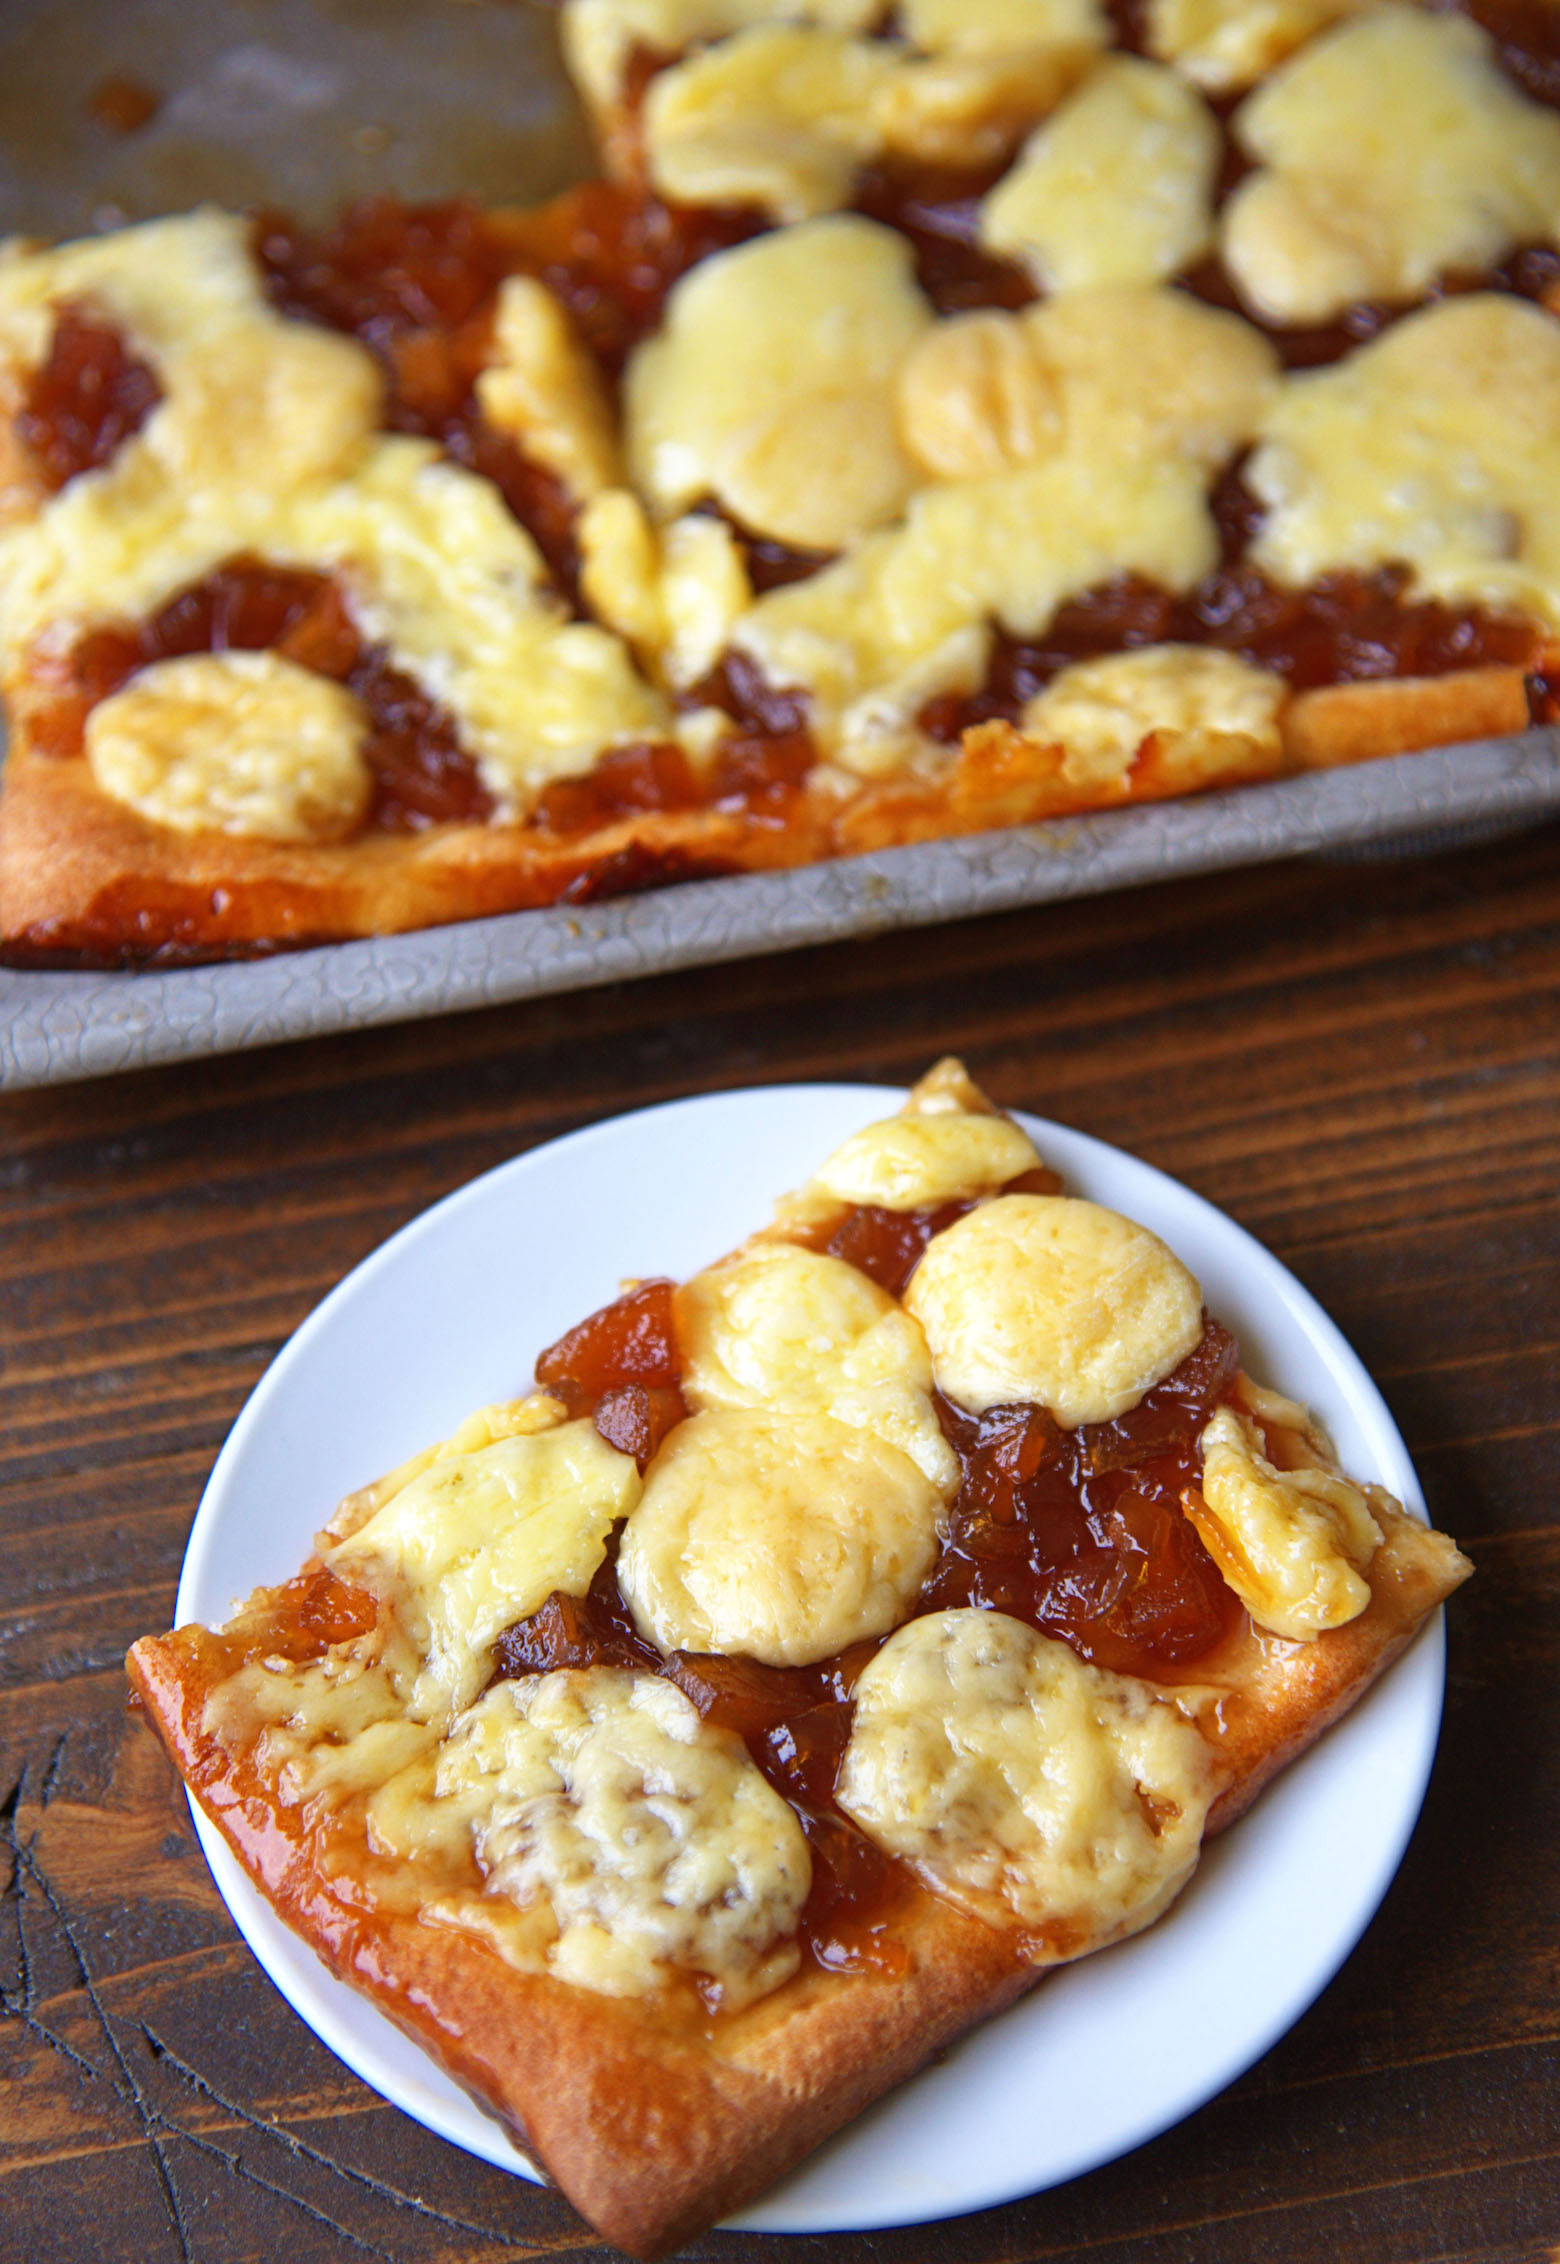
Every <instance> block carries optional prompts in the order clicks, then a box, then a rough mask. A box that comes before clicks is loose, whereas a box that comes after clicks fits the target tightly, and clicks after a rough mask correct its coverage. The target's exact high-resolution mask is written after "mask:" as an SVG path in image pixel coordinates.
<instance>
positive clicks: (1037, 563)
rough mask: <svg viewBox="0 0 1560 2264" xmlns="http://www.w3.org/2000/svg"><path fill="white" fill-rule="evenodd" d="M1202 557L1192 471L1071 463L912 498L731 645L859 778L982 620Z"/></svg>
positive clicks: (1190, 567)
mask: <svg viewBox="0 0 1560 2264" xmlns="http://www.w3.org/2000/svg"><path fill="white" fill-rule="evenodd" d="M1217 555H1218V544H1217V539H1216V537H1215V534H1214V530H1213V523H1212V520H1211V518H1210V517H1209V513H1208V509H1207V503H1206V499H1205V496H1204V488H1203V476H1202V474H1201V472H1200V471H1199V470H1198V469H1197V468H1196V467H1195V466H1194V465H1192V464H1189V463H1184V462H1142V463H1139V462H1134V461H1131V460H1130V459H1123V458H1122V457H1121V456H1119V455H1118V454H1117V453H1116V452H1115V451H1114V450H1112V451H1110V452H1102V453H1100V454H1099V455H1094V454H1085V453H1081V452H1080V453H1077V454H1069V455H1066V456H1063V457H1058V458H1053V459H1048V460H1047V461H1045V462H1043V463H1037V464H1030V465H1026V466H1024V467H1022V468H1021V469H1020V470H1019V471H1017V472H1015V473H1012V474H1010V475H1005V476H1001V477H996V478H991V479H983V480H959V481H953V482H949V483H948V484H947V485H945V486H937V487H932V488H923V489H922V490H921V491H920V493H919V494H918V495H916V496H915V497H914V499H913V500H912V502H911V505H910V509H909V511H908V513H907V514H906V518H905V523H904V525H903V527H902V528H901V529H899V530H898V531H895V532H892V533H886V534H880V535H876V536H873V537H871V538H870V539H869V540H868V541H866V542H864V543H862V544H861V545H860V546H859V548H858V549H857V550H856V551H854V552H853V553H852V554H851V555H850V556H848V557H846V558H843V559H841V560H840V561H839V562H838V563H837V564H836V565H834V566H829V567H825V568H824V569H823V571H822V572H821V573H817V574H814V575H812V576H811V577H810V578H809V579H808V580H807V581H805V582H796V583H793V584H792V585H791V587H790V588H788V589H777V590H773V591H771V592H770V593H769V594H768V595H767V596H765V597H762V598H760V599H759V600H758V602H757V603H756V604H755V605H754V607H753V609H752V611H751V612H750V613H749V614H748V615H747V616H746V618H745V619H744V620H742V621H740V622H739V623H738V624H737V627H736V630H735V632H734V634H733V638H732V642H733V643H734V644H735V645H737V646H739V647H740V648H742V649H743V650H744V651H746V652H747V653H749V654H750V655H751V656H752V657H753V658H754V659H755V660H756V661H758V663H759V665H760V666H761V667H762V669H763V670H764V673H765V675H766V676H767V677H768V678H769V680H770V682H771V683H775V684H800V685H804V686H806V688H807V689H808V691H809V692H810V693H811V695H812V703H811V710H812V712H811V721H812V726H813V729H814V732H815V734H816V735H817V736H818V738H819V739H820V741H821V742H822V744H823V745H824V747H825V749H826V750H827V751H828V753H829V754H830V755H832V757H833V758H834V760H835V761H837V762H838V763H840V764H841V765H842V766H843V767H845V768H847V769H849V770H853V771H856V772H859V773H861V774H862V775H867V776H870V775H873V774H874V773H876V772H879V771H882V770H884V769H888V768H897V767H900V766H902V765H903V764H904V763H905V762H906V761H907V760H909V759H912V758H913V756H914V755H915V754H916V752H917V751H918V750H919V749H921V748H922V747H924V746H925V744H926V743H925V742H924V741H922V740H921V739H920V737H919V734H918V733H917V732H916V731H915V729H914V725H913V717H914V715H915V713H916V711H917V710H918V708H919V707H920V706H921V705H922V704H923V703H924V702H925V701H926V700H927V699H928V698H930V697H931V696H932V695H933V694H934V693H935V692H938V691H941V690H945V689H968V688H970V687H971V686H972V685H973V684H974V683H978V682H979V680H980V676H981V673H982V671H983V668H984V662H985V650H986V641H987V630H986V624H987V623H988V622H989V621H991V620H996V621H998V622H1000V624H1001V625H1002V627H1003V628H1005V629H1007V630H1008V631H1009V632H1010V633H1011V634H1012V635H1014V636H1018V637H1024V636H1033V635H1036V634H1038V632H1039V631H1040V630H1041V629H1043V628H1044V626H1045V624H1046V623H1047V622H1048V621H1049V620H1050V618H1051V615H1052V614H1053V612H1054V611H1055V609H1056V607H1057V606H1058V605H1060V604H1061V603H1062V602H1063V601H1064V600H1065V599H1066V598H1068V597H1072V596H1075V595H1076V594H1077V593H1078V592H1079V591H1080V590H1085V589H1088V588H1090V587H1091V586H1092V585H1093V584H1094V583H1095V582H1099V581H1104V580H1107V579H1108V578H1109V577H1110V576H1111V575H1113V574H1120V573H1139V574H1142V575H1144V576H1145V577H1146V578H1147V579H1149V580H1151V581H1157V582H1160V583H1162V584H1163V585H1164V586H1165V587H1166V588H1168V589H1186V588H1189V587H1190V586H1191V584H1192V583H1193V582H1195V581H1196V580H1197V579H1198V577H1199V576H1200V575H1201V574H1203V573H1205V572H1207V571H1208V569H1209V568H1210V567H1211V566H1212V565H1213V563H1214V561H1215V559H1216V557H1217Z"/></svg>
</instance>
